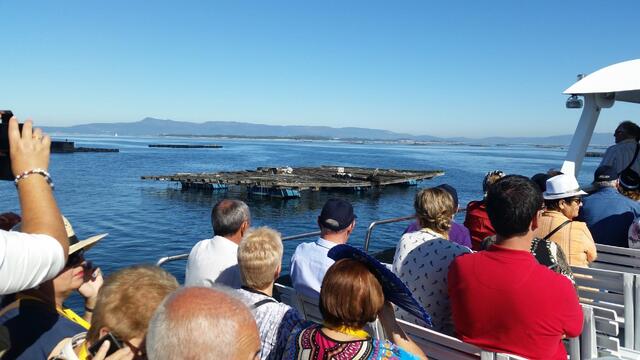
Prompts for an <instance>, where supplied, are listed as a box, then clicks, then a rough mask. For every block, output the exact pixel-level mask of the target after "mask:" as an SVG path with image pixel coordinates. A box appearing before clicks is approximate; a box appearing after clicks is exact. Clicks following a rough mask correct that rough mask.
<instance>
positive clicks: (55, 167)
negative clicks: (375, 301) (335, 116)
mask: <svg viewBox="0 0 640 360" xmlns="http://www.w3.org/2000/svg"><path fill="white" fill-rule="evenodd" d="M55 138H56V137H54V139H55ZM57 139H59V140H62V138H59V137H58V138H57ZM68 139H69V140H73V141H75V142H76V146H92V147H115V148H119V149H120V152H119V153H74V154H53V155H52V159H51V165H50V172H51V174H52V177H53V179H54V181H55V184H56V190H55V196H56V199H57V200H58V203H59V206H60V208H61V210H62V212H63V213H64V214H65V215H66V216H67V217H68V218H69V219H70V221H71V223H72V224H73V226H74V229H75V231H76V233H77V234H78V236H79V237H80V238H81V239H82V238H86V237H88V236H90V235H93V234H98V233H104V232H106V233H109V236H108V237H106V238H105V239H104V240H103V241H102V242H101V243H100V244H99V245H97V246H96V247H94V248H93V249H91V251H90V252H89V253H88V256H87V257H88V258H89V259H90V260H92V261H94V263H96V264H99V266H100V267H101V268H102V270H103V271H104V272H105V273H106V274H109V273H111V272H112V271H114V270H116V269H119V268H122V267H125V266H128V265H132V264H139V263H155V262H156V260H157V259H158V258H160V257H162V256H166V255H173V254H178V253H184V252H188V251H189V250H190V249H191V247H192V246H193V245H194V244H195V243H196V242H197V241H199V240H201V239H204V238H208V237H210V236H211V234H212V230H211V224H210V211H211V207H212V206H213V205H214V204H215V203H216V202H217V201H218V200H220V199H222V198H224V197H233V198H239V199H241V200H243V201H245V202H247V204H249V206H250V208H251V211H252V220H253V225H254V226H260V225H268V226H271V227H273V228H275V229H277V230H279V231H280V232H281V233H282V234H283V235H293V234H298V233H303V232H309V231H315V230H317V226H316V225H315V221H316V218H317V216H318V214H319V212H320V209H321V208H322V205H323V203H324V202H325V200H326V199H327V198H328V197H330V196H341V197H344V198H347V199H348V200H350V201H351V202H352V203H353V204H354V207H355V211H356V213H357V216H358V220H357V226H356V230H355V231H354V234H353V235H352V238H351V239H352V240H351V243H352V244H354V245H356V246H361V245H362V243H363V240H364V235H365V232H366V229H367V226H368V224H369V223H370V222H372V221H374V220H379V219H384V218H391V217H398V216H404V215H410V214H411V213H412V203H413V197H414V195H415V193H416V191H417V189H419V188H422V187H430V186H435V185H438V184H441V183H448V184H450V185H452V186H454V187H455V188H456V189H457V190H458V195H459V198H460V203H461V206H464V204H466V203H467V202H468V201H470V200H474V199H479V198H480V197H481V196H482V185H481V183H482V179H483V177H484V174H485V173H486V172H487V171H489V170H494V169H501V170H503V171H505V172H506V173H512V174H522V175H526V176H531V175H533V174H535V173H537V172H544V171H546V170H547V169H549V168H559V167H560V166H561V165H562V161H563V159H564V155H565V150H561V149H549V148H536V147H527V146H492V147H476V146H452V145H433V146H415V145H396V144H388V145H387V144H385V145H381V144H371V145H369V144H364V145H358V144H346V143H337V142H298V141H261V140H196V139H174V138H171V139H166V138H153V137H148V138H129V137H68ZM151 143H217V144H221V145H223V146H224V147H223V148H222V149H164V148H149V147H147V145H148V144H151ZM598 163H599V159H594V158H587V159H585V163H584V165H583V169H582V172H581V174H580V176H579V181H580V183H582V184H587V183H589V182H590V177H591V174H593V171H594V170H595V168H596V167H597V164H598ZM319 165H340V166H362V167H374V168H375V167H379V168H396V169H442V170H444V171H445V172H446V174H445V175H444V176H441V177H437V178H435V179H433V180H429V181H424V182H422V183H420V184H419V185H418V187H408V188H392V187H391V188H387V189H385V190H384V191H370V192H366V193H360V194H356V193H325V192H314V193H304V194H303V197H302V198H300V199H294V200H288V201H282V200H275V199H273V200H271V199H268V198H261V197H255V196H250V195H248V194H247V193H246V192H244V191H240V190H237V189H230V190H229V191H228V192H226V193H216V192H204V191H182V190H181V189H180V186H179V184H171V183H166V182H152V181H143V180H141V179H140V176H142V175H159V174H172V173H176V172H215V171H225V170H241V169H255V168H256V167H259V166H292V167H294V168H295V167H296V166H319ZM0 199H2V200H1V201H0V205H1V206H0V210H1V211H15V212H19V204H18V199H17V195H16V191H15V187H14V186H13V184H12V183H11V182H0ZM406 225H407V223H398V224H389V225H382V226H380V227H378V228H376V230H374V233H373V238H372V244H371V250H374V251H375V250H380V249H383V248H387V247H390V246H395V243H396V241H397V240H398V239H399V237H400V234H401V233H402V230H403V229H404V227H405V226H406ZM309 240H310V239H309ZM309 240H307V241H309ZM296 244H297V242H288V243H285V256H284V261H283V262H284V264H283V265H284V269H285V270H287V269H288V267H289V258H290V256H291V254H292V251H293V249H294V248H295V246H296ZM185 264H186V262H185V261H177V262H173V263H170V264H168V265H167V266H166V268H167V269H168V270H170V271H171V272H172V273H174V274H175V275H176V276H177V277H178V278H179V280H182V279H183V276H184V266H185Z"/></svg>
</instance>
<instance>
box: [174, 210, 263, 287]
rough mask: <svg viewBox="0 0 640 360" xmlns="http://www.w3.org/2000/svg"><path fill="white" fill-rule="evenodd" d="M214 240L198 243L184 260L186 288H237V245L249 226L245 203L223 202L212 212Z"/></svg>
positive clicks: (249, 215)
mask: <svg viewBox="0 0 640 360" xmlns="http://www.w3.org/2000/svg"><path fill="white" fill-rule="evenodd" d="M211 224H212V225H213V233H214V237H213V238H212V239H206V240H202V241H200V242H198V243H197V244H196V245H195V246H194V247H193V249H192V250H191V253H190V254H189V259H188V260H187V270H186V274H185V285H187V286H211V285H213V284H222V285H226V286H229V287H232V288H240V286H241V285H242V282H241V281H240V270H239V269H238V257H237V254H238V244H239V243H240V240H242V237H243V236H244V234H245V232H246V231H247V230H248V229H249V226H250V224H251V214H250V213H249V207H248V206H247V204H245V203H244V202H242V201H240V200H230V199H224V200H221V201H219V202H218V203H217V204H216V205H215V206H214V207H213V210H211Z"/></svg>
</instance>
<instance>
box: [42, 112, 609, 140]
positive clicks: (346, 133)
mask: <svg viewBox="0 0 640 360" xmlns="http://www.w3.org/2000/svg"><path fill="white" fill-rule="evenodd" d="M43 129H44V130H45V131H46V132H48V133H51V134H91V135H115V134H118V135H124V136H141V135H151V136H158V135H187V136H229V137H268V138H302V139H340V140H387V141H394V140H395V141H399V140H409V141H419V142H421V141H424V142H433V141H436V142H462V143H470V144H487V145H488V144H536V145H568V144H569V142H570V141H571V137H572V135H558V136H548V137H487V138H482V139H471V138H465V137H454V138H442V137H436V136H429V135H411V134H403V133H396V132H393V131H388V130H379V129H367V128H358V127H344V128H334V127H329V126H299V125H264V124H251V123H243V122H234V121H208V122H204V123H192V122H186V121H175V120H163V119H155V118H149V117H148V118H145V119H142V120H140V121H136V122H120V123H94V124H83V125H74V126H68V127H52V126H44V127H43ZM612 143H613V136H612V134H606V133H595V134H593V137H592V139H591V144H592V145H610V144H612Z"/></svg>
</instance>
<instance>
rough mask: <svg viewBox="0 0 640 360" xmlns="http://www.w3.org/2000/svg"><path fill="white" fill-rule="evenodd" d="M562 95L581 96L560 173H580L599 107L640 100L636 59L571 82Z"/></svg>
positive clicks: (598, 113)
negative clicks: (577, 119) (574, 128)
mask: <svg viewBox="0 0 640 360" xmlns="http://www.w3.org/2000/svg"><path fill="white" fill-rule="evenodd" d="M564 94H568V95H576V96H583V97H584V109H583V110H582V115H581V116H580V121H579V122H578V126H577V127H576V131H575V133H574V134H573V139H572V140H571V145H569V151H568V152H567V157H566V159H565V161H564V164H563V165H562V170H561V171H562V172H563V173H565V174H575V175H577V174H578V173H579V172H580V167H581V165H582V160H583V159H584V154H585V152H586V151H587V147H588V146H589V142H590V141H591V136H592V135H593V130H594V129H595V127H596V123H597V122H598V117H599V116H600V110H602V109H604V108H610V107H612V106H613V104H614V103H615V102H616V101H625V102H632V103H640V59H636V60H629V61H624V62H621V63H617V64H614V65H610V66H607V67H605V68H602V69H600V70H598V71H596V72H594V73H591V74H589V75H587V76H585V77H583V78H582V79H580V80H578V81H577V82H576V83H575V84H573V85H571V86H570V87H569V88H568V89H567V90H565V91H564Z"/></svg>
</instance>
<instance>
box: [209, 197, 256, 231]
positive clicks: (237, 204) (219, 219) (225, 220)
mask: <svg viewBox="0 0 640 360" xmlns="http://www.w3.org/2000/svg"><path fill="white" fill-rule="evenodd" d="M211 224H212V225H213V233H214V234H216V235H218V236H224V237H226V238H232V237H238V236H239V238H242V235H244V232H245V231H246V230H247V229H249V226H250V225H251V214H250V213H249V207H248V206H247V204H245V203H244V202H242V201H240V200H232V199H224V200H220V201H219V202H218V203H217V204H216V205H215V206H214V207H213V210H211ZM238 241H239V239H238Z"/></svg>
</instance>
